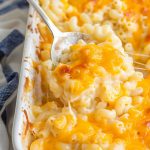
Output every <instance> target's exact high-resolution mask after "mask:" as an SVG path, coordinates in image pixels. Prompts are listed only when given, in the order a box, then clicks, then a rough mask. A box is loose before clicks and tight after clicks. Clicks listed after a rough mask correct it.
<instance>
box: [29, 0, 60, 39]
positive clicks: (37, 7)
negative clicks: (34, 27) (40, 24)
mask: <svg viewBox="0 0 150 150" xmlns="http://www.w3.org/2000/svg"><path fill="white" fill-rule="evenodd" d="M27 1H28V2H29V3H30V4H31V5H32V6H33V7H34V8H35V10H36V11H37V12H38V14H39V15H40V16H41V18H42V19H43V20H44V22H45V23H46V24H47V26H48V28H49V29H50V31H51V32H52V34H53V36H54V37H55V36H59V35H60V34H61V31H60V30H59V29H58V28H57V27H56V26H55V25H54V23H53V22H52V21H51V20H50V18H49V17H48V16H47V14H46V13H45V12H44V10H43V9H42V8H41V6H40V5H39V4H38V3H37V2H36V1H35V0H27Z"/></svg>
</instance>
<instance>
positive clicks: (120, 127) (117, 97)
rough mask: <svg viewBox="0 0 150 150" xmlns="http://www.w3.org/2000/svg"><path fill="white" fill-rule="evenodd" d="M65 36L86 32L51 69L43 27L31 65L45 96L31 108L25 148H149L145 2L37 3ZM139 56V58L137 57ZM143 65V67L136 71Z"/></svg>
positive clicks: (149, 41) (149, 39)
mask: <svg viewBox="0 0 150 150" xmlns="http://www.w3.org/2000/svg"><path fill="white" fill-rule="evenodd" d="M40 4H41V6H42V7H43V9H44V10H45V12H46V13H47V15H48V16H49V17H50V18H51V20H52V21H53V22H54V23H55V25H56V26H57V27H58V28H59V29H60V30H61V31H63V32H65V31H77V32H84V33H87V34H90V35H91V36H92V38H93V40H94V41H95V42H91V43H86V42H85V41H83V40H79V41H78V43H77V44H75V45H73V46H71V47H68V49H66V50H65V51H64V52H63V53H62V56H61V59H60V62H59V64H58V65H57V66H56V67H54V66H53V65H52V62H51V60H50V52H49V50H50V48H51V43H52V35H51V33H50V32H49V30H48V28H47V27H46V25H45V24H44V23H43V22H40V23H39V24H38V28H39V31H40V34H41V42H40V50H39V52H38V56H39V62H38V64H37V66H36V68H38V72H37V73H38V74H39V75H40V80H41V85H40V86H41V90H42V92H43V95H42V96H41V97H40V98H39V99H37V98H36V97H35V104H34V105H33V107H32V113H33V116H34V119H33V121H32V122H31V124H32V125H31V127H30V130H31V132H32V136H33V142H32V143H31V145H30V150H149V149H150V77H149V76H148V75H147V76H143V73H142V72H140V71H139V70H138V69H136V68H137V67H139V66H136V65H135V64H134V62H135V61H138V62H142V63H145V64H146V67H147V69H150V59H149V58H148V57H144V56H145V54H146V55H149V54H150V1H149V0H82V1H81V0H40ZM139 53H140V54H143V55H142V56H143V57H141V56H139V55H138V54H139ZM139 68H140V67H139Z"/></svg>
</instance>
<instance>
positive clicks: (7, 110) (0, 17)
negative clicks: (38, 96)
mask: <svg viewBox="0 0 150 150" xmlns="http://www.w3.org/2000/svg"><path fill="white" fill-rule="evenodd" d="M27 11H28V4H27V2H26V1H25V0H0V150H8V149H13V148H12V146H11V140H10V139H11V127H12V120H13V112H14V108H15V107H14V105H15V98H16V90H17V86H18V77H19V75H18V73H19V70H20V64H21V59H22V49H23V42H24V33H25V28H26V19H27ZM8 139H9V140H8Z"/></svg>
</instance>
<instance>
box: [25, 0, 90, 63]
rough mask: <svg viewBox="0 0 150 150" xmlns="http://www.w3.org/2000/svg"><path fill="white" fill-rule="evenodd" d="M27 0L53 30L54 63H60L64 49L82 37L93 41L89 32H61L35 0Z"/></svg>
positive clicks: (52, 53)
mask: <svg viewBox="0 0 150 150" xmlns="http://www.w3.org/2000/svg"><path fill="white" fill-rule="evenodd" d="M27 1H28V2H29V3H30V4H31V5H32V6H33V7H34V8H35V10H36V11H37V12H38V13H39V15H40V16H41V17H42V19H43V20H44V22H45V23H46V24H47V26H48V28H49V29H50V31H51V32H52V35H53V43H52V47H51V60H52V63H53V64H54V65H57V64H58V62H59V60H60V57H61V54H62V51H63V50H65V49H67V48H69V47H70V46H71V45H73V44H76V43H77V42H78V41H79V40H80V39H83V40H84V41H86V42H89V41H91V39H90V36H89V35H88V34H84V33H80V32H61V31H60V30H59V29H58V28H57V27H56V26H55V25H54V24H53V22H52V21H51V20H50V18H49V17H48V16H47V15H46V13H45V12H44V10H43V9H42V8H41V6H40V5H39V4H38V3H37V2H36V1H35V0H27Z"/></svg>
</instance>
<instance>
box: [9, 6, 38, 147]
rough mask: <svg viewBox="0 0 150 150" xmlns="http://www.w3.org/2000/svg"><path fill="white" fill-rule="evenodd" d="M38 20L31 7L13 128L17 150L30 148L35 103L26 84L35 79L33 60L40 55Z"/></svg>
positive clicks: (14, 145) (14, 144)
mask: <svg viewBox="0 0 150 150" xmlns="http://www.w3.org/2000/svg"><path fill="white" fill-rule="evenodd" d="M38 22H39V17H38V16H37V13H36V12H35V10H34V9H33V8H32V7H30V9H29V15H28V23H27V30H26V39H25V44H24V52H23V59H22V67H21V72H20V81H19V87H18V95H17V100H16V110H15V116H14V123H13V129H12V141H13V147H14V149H15V150H26V149H29V144H30V142H31V136H30V132H29V130H28V127H29V122H28V119H29V120H32V115H31V109H30V106H31V104H32V103H33V97H32V95H33V90H31V91H30V92H26V90H25V88H26V85H25V84H27V80H28V81H29V80H30V81H31V80H34V75H35V70H34V69H33V65H32V61H33V60H34V61H38V57H37V54H36V49H37V46H38V45H39V39H40V36H39V32H38V29H37V23H38ZM27 116H28V117H27Z"/></svg>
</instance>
